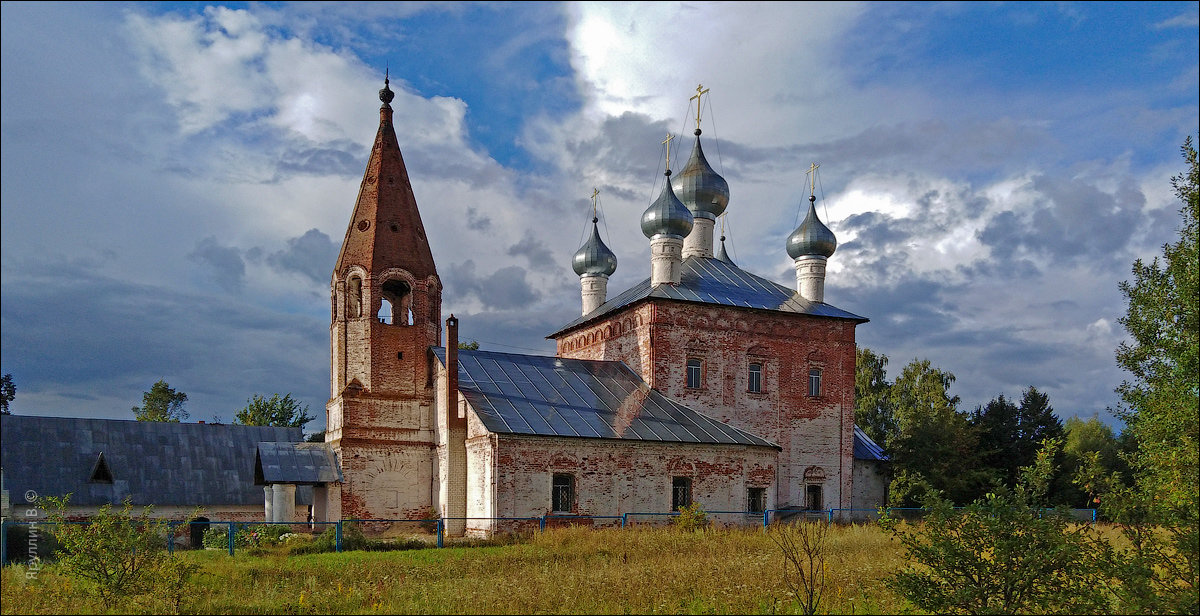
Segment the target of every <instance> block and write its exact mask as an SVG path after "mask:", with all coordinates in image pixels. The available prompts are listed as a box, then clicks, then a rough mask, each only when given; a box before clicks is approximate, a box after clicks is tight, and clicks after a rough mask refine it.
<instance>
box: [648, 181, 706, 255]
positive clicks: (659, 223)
mask: <svg viewBox="0 0 1200 616" xmlns="http://www.w3.org/2000/svg"><path fill="white" fill-rule="evenodd" d="M666 175H667V181H666V182H663V191H662V194H661V195H659V196H658V198H657V199H655V200H654V203H651V204H650V207H648V208H646V211H645V212H643V213H642V233H643V234H644V235H645V236H646V237H649V238H653V237H654V236H656V235H674V236H677V237H687V235H688V234H689V233H691V232H692V224H693V221H694V219H693V218H692V213H691V212H690V211H689V210H688V209H687V208H686V207H684V205H683V203H682V202H680V201H679V199H678V198H677V197H676V196H675V191H673V190H671V171H670V170H667V174H666Z"/></svg>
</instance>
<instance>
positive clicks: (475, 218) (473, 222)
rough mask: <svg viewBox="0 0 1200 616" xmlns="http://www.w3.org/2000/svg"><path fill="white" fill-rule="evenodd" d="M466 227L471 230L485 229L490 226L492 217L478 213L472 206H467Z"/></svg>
mask: <svg viewBox="0 0 1200 616" xmlns="http://www.w3.org/2000/svg"><path fill="white" fill-rule="evenodd" d="M467 228H468V229H471V230H472V231H487V230H488V229H490V228H492V219H491V218H488V217H487V216H486V215H483V214H480V213H479V210H478V209H477V208H474V207H470V206H468V207H467Z"/></svg>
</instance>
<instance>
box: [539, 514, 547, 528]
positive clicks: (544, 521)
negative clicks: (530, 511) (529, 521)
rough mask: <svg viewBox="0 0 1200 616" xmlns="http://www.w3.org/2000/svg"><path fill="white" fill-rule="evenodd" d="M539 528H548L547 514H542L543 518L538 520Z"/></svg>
mask: <svg viewBox="0 0 1200 616" xmlns="http://www.w3.org/2000/svg"><path fill="white" fill-rule="evenodd" d="M538 530H539V531H541V530H546V514H544V513H543V514H542V518H541V519H540V520H538Z"/></svg>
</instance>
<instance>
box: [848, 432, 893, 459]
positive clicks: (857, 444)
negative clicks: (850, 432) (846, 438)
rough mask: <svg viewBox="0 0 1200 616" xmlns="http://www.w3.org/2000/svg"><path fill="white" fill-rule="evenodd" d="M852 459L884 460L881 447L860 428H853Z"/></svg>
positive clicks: (884, 456)
mask: <svg viewBox="0 0 1200 616" xmlns="http://www.w3.org/2000/svg"><path fill="white" fill-rule="evenodd" d="M854 459H855V460H886V459H888V457H887V456H886V455H884V454H883V447H880V446H879V445H878V444H877V443H876V442H875V441H873V440H871V437H869V436H867V433H866V432H863V430H862V428H860V427H858V426H854Z"/></svg>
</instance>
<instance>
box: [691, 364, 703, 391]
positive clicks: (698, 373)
mask: <svg viewBox="0 0 1200 616" xmlns="http://www.w3.org/2000/svg"><path fill="white" fill-rule="evenodd" d="M703 378H704V362H702V361H700V360H699V359H696V358H692V359H689V360H687V386H688V389H700V384H701V382H702V379H703Z"/></svg>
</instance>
